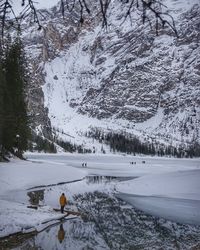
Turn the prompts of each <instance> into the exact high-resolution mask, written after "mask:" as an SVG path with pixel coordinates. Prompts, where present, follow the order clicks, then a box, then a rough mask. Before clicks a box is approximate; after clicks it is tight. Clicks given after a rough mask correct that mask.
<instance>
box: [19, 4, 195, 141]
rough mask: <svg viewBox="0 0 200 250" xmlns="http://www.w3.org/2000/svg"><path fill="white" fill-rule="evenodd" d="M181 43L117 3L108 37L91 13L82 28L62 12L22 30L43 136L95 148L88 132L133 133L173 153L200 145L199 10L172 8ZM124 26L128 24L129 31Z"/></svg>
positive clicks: (32, 105) (46, 14)
mask: <svg viewBox="0 0 200 250" xmlns="http://www.w3.org/2000/svg"><path fill="white" fill-rule="evenodd" d="M163 2H164V4H166V6H167V7H168V11H169V14H171V15H172V16H173V17H174V20H175V24H176V28H177V31H178V34H179V37H178V38H177V37H176V36H175V35H174V34H173V32H172V31H171V30H170V29H169V28H166V29H164V30H162V29H161V30H160V31H159V36H156V34H155V30H152V29H151V28H150V27H149V25H148V24H147V23H146V24H144V25H143V23H142V19H141V18H140V16H139V15H140V14H139V13H137V11H136V12H135V13H133V14H132V16H131V20H129V19H127V20H124V14H125V13H126V11H127V10H126V9H124V8H122V5H121V4H122V3H120V2H119V1H116V0H113V1H111V6H110V9H109V12H108V13H107V16H108V27H107V30H105V29H102V22H101V21H100V18H99V16H98V15H97V13H98V11H97V9H96V6H95V5H94V6H92V8H93V11H92V15H91V16H87V17H86V19H85V22H84V23H83V25H82V26H80V25H79V24H78V20H79V16H78V14H77V12H76V10H74V11H73V12H72V13H71V14H70V15H69V14H68V13H67V12H66V13H65V18H64V19H63V18H62V14H61V11H60V5H59V4H57V5H56V6H55V7H52V8H51V9H48V10H47V9H43V10H41V11H40V12H39V18H40V20H41V24H42V26H43V28H42V30H41V31H37V26H36V24H34V23H31V22H29V20H26V21H25V22H24V23H23V25H22V31H23V38H24V41H25V46H26V47H25V48H26V52H27V56H28V58H29V61H30V70H31V75H32V79H31V84H30V86H29V90H28V97H29V98H28V99H29V109H30V110H31V111H32V113H33V116H34V117H35V121H34V123H35V127H36V129H37V130H38V131H43V133H45V131H46V133H47V131H48V128H50V127H55V128H56V130H60V131H61V130H62V131H64V133H63V134H60V136H61V137H63V139H67V140H73V141H74V142H76V143H85V144H86V145H87V144H88V145H90V146H91V143H92V141H89V139H87V138H85V137H84V134H85V132H86V131H88V130H90V128H92V127H98V128H100V129H103V130H105V131H118V132H119V131H126V132H127V133H130V134H133V135H138V136H140V138H143V139H145V138H151V139H152V140H157V141H160V142H164V143H168V144H172V145H180V144H181V145H184V144H188V143H191V142H195V141H196V142H200V98H199V96H200V3H199V1H198V0H192V1H185V0H165V1H163ZM122 23H123V24H122Z"/></svg>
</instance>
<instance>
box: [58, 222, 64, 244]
mask: <svg viewBox="0 0 200 250" xmlns="http://www.w3.org/2000/svg"><path fill="white" fill-rule="evenodd" d="M64 238H65V230H64V228H63V224H60V228H59V230H58V240H59V242H60V243H62V241H63V240H64Z"/></svg>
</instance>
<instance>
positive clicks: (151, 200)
mask: <svg viewBox="0 0 200 250" xmlns="http://www.w3.org/2000/svg"><path fill="white" fill-rule="evenodd" d="M27 157H28V160H29V161H28V162H21V161H20V162H13V163H9V164H7V165H6V164H0V174H1V176H2V178H4V179H6V177H7V179H6V182H1V180H0V185H1V192H0V200H1V205H0V219H1V227H0V233H1V235H2V236H4V235H5V236H6V234H8V233H9V232H10V233H15V232H19V231H20V228H24V229H26V228H32V227H33V228H36V229H37V228H40V227H41V225H40V223H42V221H47V220H49V219H52V218H55V220H56V218H57V221H58V222H57V223H56V225H54V226H51V227H49V228H47V229H45V230H44V231H42V232H40V233H38V234H27V235H26V236H20V237H19V238H17V237H14V240H12V239H11V238H9V240H8V241H6V240H3V241H1V244H3V246H5V249H6V246H7V245H6V244H9V249H16V247H18V248H17V249H28V248H31V247H35V249H72V250H74V249H149V248H148V247H149V246H151V249H163V248H164V249H190V248H191V249H192V247H196V249H198V248H200V227H199V222H198V221H199V217H200V214H199V211H200V209H199V205H200V204H199V200H200V199H199V188H200V187H199V181H197V180H199V171H200V161H199V159H172V158H156V157H155V158H154V157H139V156H137V157H136V156H123V155H77V154H74V155H71V154H66V155H44V154H30V155H27ZM85 165H86V166H85ZM58 183H65V184H62V185H56V184H58ZM152 184H153V185H152ZM31 187H38V188H34V189H30V188H31ZM40 189H42V191H39V192H40V195H39V198H38V199H37V197H36V196H37V195H36V196H35V194H34V192H35V191H38V190H40ZM31 192H32V194H30V193H31ZM62 192H64V193H65V194H66V195H67V197H68V199H69V205H68V209H71V210H74V209H75V210H79V211H80V212H81V213H82V214H83V216H82V217H78V218H75V219H73V220H67V221H65V220H64V221H62V222H61V221H60V216H59V213H57V214H56V213H55V212H52V208H55V207H57V208H59V204H58V197H59V195H60V194H61V193H62ZM27 193H29V194H28V195H27ZM36 193H37V192H36ZM31 197H32V198H34V199H36V202H39V204H40V205H41V209H39V210H37V211H32V209H27V208H26V205H27V204H29V203H30V198H31ZM180 207H182V209H181V210H180V209H179V208H180ZM191 208H193V210H192V209H191ZM179 223H180V224H179ZM61 224H62V225H61ZM24 229H23V230H24ZM63 231H64V232H63ZM119 232H120V233H119ZM59 235H62V236H63V235H64V238H63V239H62V241H61V242H60V240H59V237H58V236H59ZM12 247H13V248H12Z"/></svg>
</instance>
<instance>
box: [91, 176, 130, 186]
mask: <svg viewBox="0 0 200 250" xmlns="http://www.w3.org/2000/svg"><path fill="white" fill-rule="evenodd" d="M134 178H135V177H115V176H100V175H88V176H86V182H87V184H96V183H109V182H111V181H112V182H118V181H128V180H132V179H134Z"/></svg>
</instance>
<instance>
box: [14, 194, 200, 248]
mask: <svg viewBox="0 0 200 250" xmlns="http://www.w3.org/2000/svg"><path fill="white" fill-rule="evenodd" d="M74 198H75V202H76V204H78V209H79V211H81V213H82V214H83V215H84V216H83V217H82V218H81V217H78V218H76V219H73V220H64V221H62V222H61V223H60V224H57V225H55V226H53V227H50V228H48V229H46V230H45V231H43V232H41V233H39V234H37V235H36V236H33V237H32V238H31V239H25V238H24V242H23V243H22V242H21V243H20V244H18V245H15V246H20V249H29V248H30V249H48V250H55V249H63V250H64V249H69V250H74V249H76V250H78V249H95V250H96V249H113V250H118V249H121V250H127V249H133V250H134V249H141V250H145V249H146V250H147V249H148V250H149V249H173V250H176V249H177V250H178V249H182V250H183V249H185V250H186V249H195V250H196V249H200V227H197V226H191V225H182V224H178V223H175V222H170V221H166V220H164V219H158V218H155V217H153V216H150V215H146V214H145V213H143V212H142V211H139V210H136V209H134V208H132V207H131V206H129V205H127V204H126V203H125V202H123V201H121V200H119V199H117V198H115V197H114V196H113V195H112V194H105V193H101V192H94V193H87V194H84V195H77V196H76V197H74ZM33 246H34V248H33ZM9 249H12V248H9Z"/></svg>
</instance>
